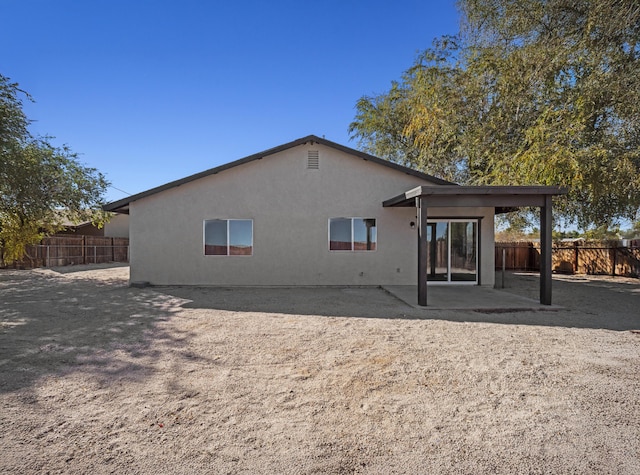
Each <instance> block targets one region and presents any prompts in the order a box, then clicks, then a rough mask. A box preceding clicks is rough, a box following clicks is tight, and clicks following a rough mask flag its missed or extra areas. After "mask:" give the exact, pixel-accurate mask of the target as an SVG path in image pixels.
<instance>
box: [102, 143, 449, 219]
mask: <svg viewBox="0 0 640 475" xmlns="http://www.w3.org/2000/svg"><path fill="white" fill-rule="evenodd" d="M306 143H311V144H314V143H316V144H320V145H324V146H327V147H331V148H333V149H336V150H340V151H341V152H345V153H348V154H350V155H354V156H356V157H359V158H362V159H363V160H367V161H370V162H373V163H377V164H379V165H383V166H385V167H389V168H392V169H394V170H397V171H399V172H402V173H406V174H407V175H412V176H415V177H418V178H421V179H423V180H426V181H429V182H431V183H434V184H436V185H456V184H455V183H452V182H450V181H446V180H442V179H441V178H437V177H435V176H432V175H428V174H426V173H422V172H419V171H417V170H413V169H411V168H408V167H405V166H402V165H398V164H397V163H393V162H389V161H387V160H383V159H381V158H378V157H375V156H373V155H369V154H368V153H364V152H361V151H359V150H356V149H353V148H349V147H345V146H344V145H340V144H338V143H336V142H332V141H330V140H326V139H324V138H320V137H317V136H315V135H307V136H306V137H302V138H300V139H297V140H294V141H293V142H288V143H285V144H283V145H279V146H277V147H273V148H270V149H268V150H264V151H262V152H258V153H254V154H253V155H249V156H248V157H244V158H241V159H239V160H236V161H233V162H230V163H226V164H224V165H220V166H218V167H214V168H210V169H209V170H205V171H203V172H200V173H196V174H195V175H190V176H188V177H185V178H182V179H180V180H175V181H172V182H169V183H166V184H164V185H161V186H157V187H155V188H151V189H150V190H147V191H143V192H141V193H137V194H135V195H131V196H129V197H127V198H123V199H121V200H118V201H113V202H111V203H107V204H106V205H104V206H103V207H102V208H103V209H104V210H105V211H113V212H116V213H128V208H129V204H130V203H131V202H133V201H136V200H139V199H141V198H146V197H147V196H151V195H155V194H156V193H160V192H162V191H165V190H168V189H170V188H174V187H177V186H181V185H184V184H186V183H189V182H192V181H195V180H199V179H200V178H205V177H207V176H209V175H215V174H217V173H220V172H222V171H225V170H228V169H230V168H234V167H237V166H239V165H244V164H245V163H249V162H252V161H254V160H259V159H261V158H264V157H267V156H269V155H274V154H276V153H279V152H282V151H285V150H288V149H290V148H293V147H297V146H299V145H304V144H306Z"/></svg>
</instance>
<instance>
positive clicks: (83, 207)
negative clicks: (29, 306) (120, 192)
mask: <svg viewBox="0 0 640 475" xmlns="http://www.w3.org/2000/svg"><path fill="white" fill-rule="evenodd" d="M19 94H25V96H26V97H27V98H29V96H28V95H26V93H23V92H22V91H21V90H20V89H19V88H18V85H17V84H15V83H11V82H10V81H9V79H8V78H6V77H4V76H2V75H0V248H1V249H2V251H3V255H2V256H0V260H3V261H11V260H18V259H21V258H22V257H23V256H24V254H25V248H26V246H27V245H29V244H35V243H37V242H39V241H40V240H41V239H42V238H43V237H44V236H45V235H47V234H51V233H55V232H56V231H59V230H60V229H62V228H63V225H62V223H63V221H65V220H71V221H72V222H80V221H85V220H93V221H94V222H96V224H98V225H101V224H102V223H103V222H104V220H105V218H106V215H105V213H103V212H102V211H101V205H102V203H103V200H102V196H103V194H104V192H105V191H106V188H107V186H108V183H107V181H106V180H105V178H104V176H103V175H102V174H101V173H99V172H98V171H97V170H96V169H94V168H89V167H86V166H84V165H82V164H81V163H80V162H79V161H78V158H77V155H75V154H74V153H73V152H71V150H69V149H68V148H67V147H62V148H60V147H54V146H53V145H51V143H50V141H49V138H46V137H45V138H34V137H32V136H31V135H30V134H29V132H28V124H29V122H28V120H27V118H26V116H25V114H24V111H23V110H22V102H21V100H20V96H19ZM29 99H30V98H29Z"/></svg>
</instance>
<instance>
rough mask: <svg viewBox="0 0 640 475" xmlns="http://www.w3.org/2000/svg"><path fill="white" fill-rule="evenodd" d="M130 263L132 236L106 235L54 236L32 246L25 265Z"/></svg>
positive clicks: (23, 264) (52, 265)
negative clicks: (130, 238)
mask: <svg viewBox="0 0 640 475" xmlns="http://www.w3.org/2000/svg"><path fill="white" fill-rule="evenodd" d="M107 262H129V239H128V238H112V237H103V236H66V235H58V236H50V237H47V238H44V239H43V240H42V242H41V243H40V244H37V245H33V246H28V247H27V255H26V257H25V259H24V260H23V261H22V262H21V263H17V265H18V266H22V267H55V266H67V265H73V264H100V263H107Z"/></svg>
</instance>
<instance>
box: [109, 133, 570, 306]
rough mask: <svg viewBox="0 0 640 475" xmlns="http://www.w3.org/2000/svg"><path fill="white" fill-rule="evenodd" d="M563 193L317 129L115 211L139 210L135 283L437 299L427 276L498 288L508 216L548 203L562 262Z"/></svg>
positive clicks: (546, 283)
mask: <svg viewBox="0 0 640 475" xmlns="http://www.w3.org/2000/svg"><path fill="white" fill-rule="evenodd" d="M561 193H562V191H561V190H560V189H559V188H557V187H539V186H536V187H466V186H459V185H456V184H454V183H450V182H447V181H444V180H441V179H439V178H436V177H434V176H430V175H427V174H424V173H421V172H418V171H415V170H412V169H410V168H406V167H403V166H400V165H397V164H395V163H391V162H388V161H385V160H382V159H379V158H377V157H374V156H371V155H368V154H366V153H363V152H360V151H358V150H354V149H351V148H348V147H345V146H343V145H340V144H337V143H334V142H331V141H329V140H326V139H324V138H319V137H316V136H314V135H310V136H308V137H304V138H301V139H298V140H294V141H293V142H289V143H286V144H284V145H280V146H278V147H275V148H271V149H269V150H265V151H263V152H260V153H257V154H254V155H251V156H248V157H245V158H242V159H240V160H237V161H234V162H231V163H228V164H226V165H222V166H219V167H216V168H212V169H210V170H206V171H204V172H202V173H198V174H196V175H192V176H189V177H186V178H183V179H181V180H177V181H174V182H171V183H167V184H166V185H162V186H159V187H157V188H153V189H151V190H148V191H145V192H142V193H139V194H137V195H133V196H130V197H128V198H126V199H123V200H119V201H115V202H112V203H109V204H108V205H106V206H105V207H104V209H105V210H107V211H112V212H116V213H123V214H129V217H130V221H129V237H130V262H131V281H132V282H135V281H142V282H148V283H150V284H152V285H208V286H323V285H340V286H341V285H344V286H359V285H416V284H417V287H418V301H419V303H420V304H421V305H426V292H427V281H428V282H429V283H433V284H440V285H485V286H493V285H494V259H495V258H494V215H495V214H496V212H498V213H499V212H503V211H506V210H509V209H512V208H513V207H518V206H539V207H540V209H541V226H540V227H541V230H542V233H543V235H544V237H543V241H544V242H548V245H549V249H548V256H547V258H548V259H550V255H551V253H550V248H551V240H550V239H551V197H552V196H553V195H555V194H561ZM545 233H546V234H545ZM543 253H544V250H543ZM545 259H546V258H545V257H544V256H543V260H545ZM545 262H546V260H545ZM550 269H551V264H550V261H549V265H548V268H547V269H545V271H544V272H543V274H544V276H543V279H541V281H542V283H541V301H543V303H549V304H550V302H551V276H550V273H551V270H550ZM543 294H544V295H543Z"/></svg>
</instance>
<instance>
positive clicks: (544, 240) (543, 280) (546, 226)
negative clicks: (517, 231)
mask: <svg viewBox="0 0 640 475" xmlns="http://www.w3.org/2000/svg"><path fill="white" fill-rule="evenodd" d="M551 229H552V202H551V195H544V206H541V207H540V303H541V304H542V305H551V248H552V246H553V240H552V237H551Z"/></svg>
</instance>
